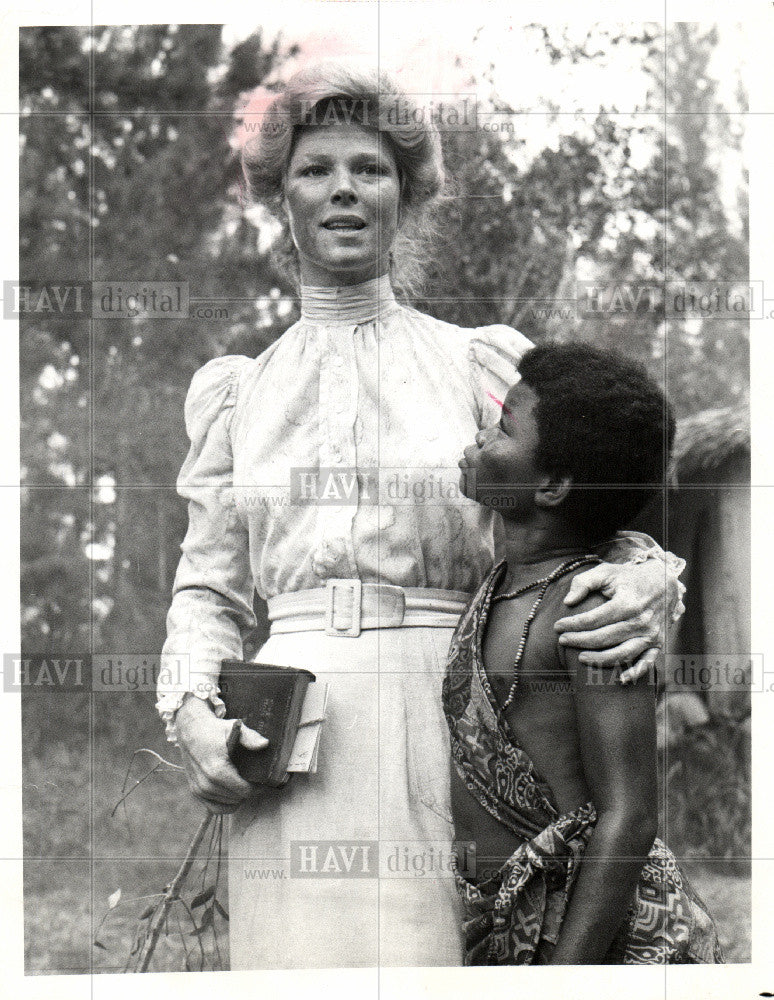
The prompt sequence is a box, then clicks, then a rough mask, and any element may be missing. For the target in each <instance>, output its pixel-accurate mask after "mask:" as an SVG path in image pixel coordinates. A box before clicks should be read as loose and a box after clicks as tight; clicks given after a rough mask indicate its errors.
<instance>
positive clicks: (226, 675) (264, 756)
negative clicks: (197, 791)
mask: <svg viewBox="0 0 774 1000" xmlns="http://www.w3.org/2000/svg"><path fill="white" fill-rule="evenodd" d="M313 680H315V676H314V674H313V673H311V671H309V670H301V669H299V668H297V667H277V666H274V665H273V664H270V663H249V662H245V661H243V660H223V661H222V663H221V670H220V695H221V698H222V699H223V703H224V704H225V706H226V715H225V717H226V718H227V719H240V720H241V721H242V722H243V723H244V724H245V725H246V726H249V728H250V729H255V730H256V731H257V732H259V733H260V734H261V736H265V737H266V739H267V740H268V741H269V745H268V746H267V747H264V748H263V749H262V750H248V749H247V748H246V747H243V746H242V745H241V744H240V743H239V726H235V727H234V730H233V732H232V733H231V736H230V737H229V741H228V749H229V754H230V755H231V759H232V761H233V762H234V766H235V767H236V769H237V771H238V772H239V773H240V774H241V775H242V777H243V778H244V779H245V780H246V781H250V782H252V783H253V784H255V785H272V786H274V787H281V786H282V785H284V784H286V783H287V782H288V780H289V779H290V774H289V773H288V762H289V761H290V755H291V752H292V750H293V744H294V743H295V739H296V733H297V732H298V721H299V719H300V717H301V708H302V706H303V703H304V695H305V694H306V689H307V688H308V687H309V684H310V683H311V681H313Z"/></svg>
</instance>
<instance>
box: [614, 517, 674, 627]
mask: <svg viewBox="0 0 774 1000" xmlns="http://www.w3.org/2000/svg"><path fill="white" fill-rule="evenodd" d="M613 551H614V552H615V553H616V555H617V556H618V557H619V558H617V559H616V560H615V561H616V562H628V563H632V564H633V565H637V564H639V563H644V562H645V561H646V560H648V559H660V560H661V561H662V562H663V563H664V566H665V568H666V572H667V574H668V575H669V576H670V577H671V578H672V580H673V581H674V583H675V586H676V588H677V590H676V598H675V603H674V605H673V607H672V610H671V612H670V621H671V623H672V624H673V625H674V624H675V622H678V621H679V620H680V618H681V617H682V616H683V614H684V612H685V604H684V603H683V597H684V596H685V589H686V588H685V584H684V583H682V582H681V581H680V579H679V576H680V574H681V573H682V572H683V570H684V569H685V565H686V564H685V559H681V558H680V556H676V555H675V554H674V552H666V551H664V549H662V548H661V546H660V545H659V544H658V542H656V541H655V540H654V539H652V538H651V537H650V535H645V534H643V532H641V531H618V532H616V536H615V542H614V543H613ZM621 556H625V558H620V557H621Z"/></svg>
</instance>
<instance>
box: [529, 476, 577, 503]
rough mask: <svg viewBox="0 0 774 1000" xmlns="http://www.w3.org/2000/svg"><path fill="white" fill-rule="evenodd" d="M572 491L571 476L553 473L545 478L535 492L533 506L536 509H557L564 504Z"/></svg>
mask: <svg viewBox="0 0 774 1000" xmlns="http://www.w3.org/2000/svg"><path fill="white" fill-rule="evenodd" d="M571 489H572V476H567V475H564V474H559V473H554V474H552V475H551V476H546V479H545V481H544V482H543V483H541V484H540V486H538V488H537V489H536V490H535V504H536V505H537V506H538V507H558V506H559V504H560V503H564V501H565V500H566V498H567V495H568V494H569V492H570V490H571Z"/></svg>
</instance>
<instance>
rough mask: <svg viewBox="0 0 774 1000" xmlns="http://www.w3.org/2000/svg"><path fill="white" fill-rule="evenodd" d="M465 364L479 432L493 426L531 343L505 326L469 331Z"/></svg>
mask: <svg viewBox="0 0 774 1000" xmlns="http://www.w3.org/2000/svg"><path fill="white" fill-rule="evenodd" d="M471 333H472V336H471V339H470V347H469V349H468V360H469V362H470V369H471V378H472V381H473V391H474V392H475V393H476V399H477V401H478V406H479V423H478V426H479V428H482V427H489V426H491V424H496V423H497V421H498V420H499V419H500V409H501V405H502V402H503V400H504V399H505V394H506V393H507V392H508V390H509V389H510V387H511V386H512V385H513V384H514V382H518V381H519V373H518V371H517V370H516V366H517V365H518V363H519V361H520V360H521V358H522V355H524V354H525V353H526V352H527V351H528V350H529V349H530V347H532V346H533V344H532V341H530V340H527V338H526V337H525V336H524V334H523V333H519V332H518V331H517V330H513V329H512V328H511V327H509V326H482V327H479V328H478V329H477V330H473V331H471Z"/></svg>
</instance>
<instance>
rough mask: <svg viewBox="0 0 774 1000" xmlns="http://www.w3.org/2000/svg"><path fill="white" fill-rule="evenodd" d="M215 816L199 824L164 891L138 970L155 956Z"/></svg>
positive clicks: (143, 968) (146, 967)
mask: <svg viewBox="0 0 774 1000" xmlns="http://www.w3.org/2000/svg"><path fill="white" fill-rule="evenodd" d="M214 818H215V814H214V813H211V812H208V813H207V815H206V816H205V817H204V819H203V820H202V821H201V823H200V824H199V829H198V830H197V831H196V833H195V834H194V838H193V840H192V841H191V846H190V847H189V848H188V853H187V854H186V856H185V860H184V861H183V863H182V865H181V866H180V869H179V871H178V873H177V875H175V877H174V878H173V879H172V881H171V882H170V883H169V886H168V887H167V890H166V892H165V893H164V898H163V900H162V901H161V904H160V907H159V910H158V911H157V913H156V915H155V916H154V918H153V920H152V926H151V928H150V930H149V931H148V937H147V944H145V945H144V946H143V949H142V951H141V953H140V954H141V958H140V959H139V960H138V962H139V964H138V968H137V971H138V972H147V971H148V966H149V965H150V960H151V958H152V957H153V952H154V951H155V949H156V943H157V942H158V939H159V935H160V934H161V925H162V924H163V923H164V918H165V917H166V915H167V913H168V912H169V909H170V907H171V906H172V904H173V903H174V902H175V900H176V899H179V898H180V890H181V889H182V887H183V883H184V882H185V879H186V876H187V875H188V872H189V871H190V870H191V865H192V864H193V863H194V859H195V858H196V852H197V851H198V850H199V846H200V845H201V842H202V841H203V840H204V837H205V835H206V833H207V830H208V829H209V827H210V824H211V823H212V821H213V819H214Z"/></svg>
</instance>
